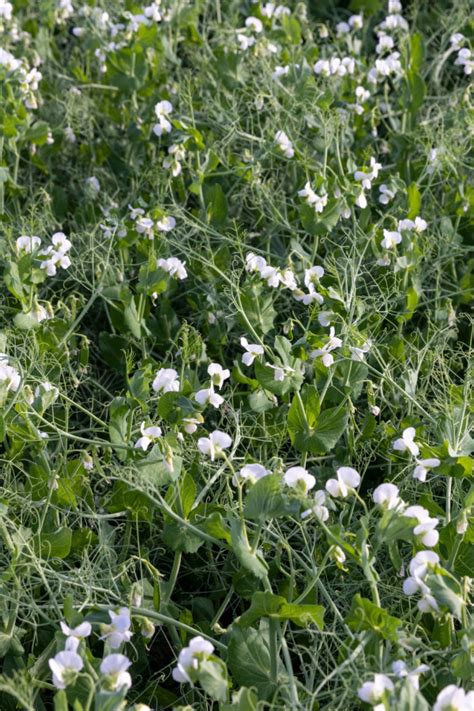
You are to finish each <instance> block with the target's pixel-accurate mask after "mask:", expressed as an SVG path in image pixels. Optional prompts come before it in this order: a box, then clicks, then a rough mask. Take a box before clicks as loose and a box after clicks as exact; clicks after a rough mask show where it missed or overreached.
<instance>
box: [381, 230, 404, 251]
mask: <svg viewBox="0 0 474 711" xmlns="http://www.w3.org/2000/svg"><path fill="white" fill-rule="evenodd" d="M401 241H402V236H401V234H400V232H397V231H395V230H384V231H383V240H382V241H381V243H380V244H381V246H382V247H383V248H384V249H393V248H394V247H396V245H397V244H400V242H401Z"/></svg>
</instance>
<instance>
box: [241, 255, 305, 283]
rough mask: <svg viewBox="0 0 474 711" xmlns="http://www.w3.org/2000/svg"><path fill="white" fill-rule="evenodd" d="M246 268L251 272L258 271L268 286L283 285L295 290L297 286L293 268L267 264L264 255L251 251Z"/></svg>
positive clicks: (246, 261)
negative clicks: (279, 267) (280, 267)
mask: <svg viewBox="0 0 474 711" xmlns="http://www.w3.org/2000/svg"><path fill="white" fill-rule="evenodd" d="M245 269H246V271H247V272H249V273H250V274H253V273H258V274H260V276H261V278H262V279H263V280H264V281H266V283H267V285H268V286H271V287H273V288H274V289H276V288H277V287H278V286H280V285H281V286H282V287H283V288H285V289H290V291H293V290H294V289H296V287H297V283H296V277H295V275H294V273H293V271H292V270H291V269H278V267H272V266H271V265H270V264H267V261H266V259H265V258H264V257H260V256H257V255H256V254H254V253H253V252H249V253H248V254H247V256H246V257H245Z"/></svg>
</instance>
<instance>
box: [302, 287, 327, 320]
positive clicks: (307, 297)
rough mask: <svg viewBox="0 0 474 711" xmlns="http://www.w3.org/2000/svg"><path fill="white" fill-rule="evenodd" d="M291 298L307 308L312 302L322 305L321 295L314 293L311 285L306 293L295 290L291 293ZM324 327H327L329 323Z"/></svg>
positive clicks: (314, 290)
mask: <svg viewBox="0 0 474 711" xmlns="http://www.w3.org/2000/svg"><path fill="white" fill-rule="evenodd" d="M293 297H294V298H295V299H296V301H301V302H302V303H303V304H304V305H305V306H309V305H310V304H312V303H314V302H316V303H318V304H320V305H321V304H323V303H324V297H323V296H322V294H320V293H319V292H317V291H316V289H315V288H314V286H313V285H312V284H310V285H309V289H308V291H307V292H304V291H302V290H301V289H296V290H295V291H294V292H293ZM320 323H321V322H320ZM321 325H323V324H321ZM326 325H329V323H328V324H326Z"/></svg>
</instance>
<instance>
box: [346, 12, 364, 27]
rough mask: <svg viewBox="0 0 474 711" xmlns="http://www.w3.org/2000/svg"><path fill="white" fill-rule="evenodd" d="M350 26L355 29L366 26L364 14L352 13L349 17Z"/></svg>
mask: <svg viewBox="0 0 474 711" xmlns="http://www.w3.org/2000/svg"><path fill="white" fill-rule="evenodd" d="M349 26H350V27H352V29H353V30H361V29H362V27H363V26H364V18H363V17H362V15H351V16H350V17H349Z"/></svg>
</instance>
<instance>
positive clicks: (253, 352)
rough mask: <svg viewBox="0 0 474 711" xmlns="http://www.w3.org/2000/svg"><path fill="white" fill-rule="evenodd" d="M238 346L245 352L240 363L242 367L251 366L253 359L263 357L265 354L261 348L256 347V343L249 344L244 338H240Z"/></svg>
mask: <svg viewBox="0 0 474 711" xmlns="http://www.w3.org/2000/svg"><path fill="white" fill-rule="evenodd" d="M240 345H241V346H242V348H244V349H245V351H246V353H244V354H243V356H242V363H243V364H244V365H252V363H253V362H254V360H255V358H257V357H258V356H260V355H263V354H264V352H265V351H264V348H263V346H260V345H258V343H249V342H248V340H247V339H246V338H245V336H242V337H241V339H240Z"/></svg>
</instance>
